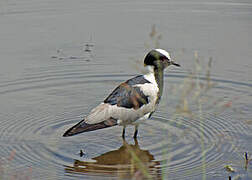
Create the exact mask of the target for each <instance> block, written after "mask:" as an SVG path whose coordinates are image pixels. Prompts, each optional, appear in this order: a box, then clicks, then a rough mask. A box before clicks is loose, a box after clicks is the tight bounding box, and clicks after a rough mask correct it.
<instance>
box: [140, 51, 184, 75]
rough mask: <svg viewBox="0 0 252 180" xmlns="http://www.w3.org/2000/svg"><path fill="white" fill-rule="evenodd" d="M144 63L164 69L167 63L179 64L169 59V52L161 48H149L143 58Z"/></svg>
mask: <svg viewBox="0 0 252 180" xmlns="http://www.w3.org/2000/svg"><path fill="white" fill-rule="evenodd" d="M144 65H145V66H150V67H153V68H154V69H158V70H164V69H165V68H166V67H168V66H169V65H175V66H180V65H179V64H177V63H175V62H174V61H173V60H171V57H170V55H169V53H168V52H167V51H165V50H163V49H153V50H151V51H150V52H149V53H148V54H147V55H146V56H145V59H144Z"/></svg>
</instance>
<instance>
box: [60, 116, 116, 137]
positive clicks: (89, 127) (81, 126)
mask: <svg viewBox="0 0 252 180" xmlns="http://www.w3.org/2000/svg"><path fill="white" fill-rule="evenodd" d="M115 125H117V120H116V119H113V118H110V119H108V120H106V121H102V122H100V123H96V124H88V123H86V122H85V120H82V121H81V122H79V123H78V124H76V125H74V126H73V127H71V128H70V129H68V130H67V131H66V132H65V133H64V134H63V137H67V136H73V135H76V134H79V133H83V132H88V131H94V130H97V129H103V128H107V127H111V126H115Z"/></svg>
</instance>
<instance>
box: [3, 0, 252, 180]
mask: <svg viewBox="0 0 252 180" xmlns="http://www.w3.org/2000/svg"><path fill="white" fill-rule="evenodd" d="M0 24H1V28H0V107H1V110H0V158H1V159H0V177H1V178H3V179H9V178H10V177H16V175H17V176H18V177H20V178H25V177H30V178H32V179H80V178H84V179H118V178H121V179H132V178H138V179H140V178H141V177H142V176H145V175H147V176H150V177H152V178H154V179H162V178H164V179H186V178H190V179H202V178H204V177H206V179H228V176H232V177H238V176H240V178H242V179H251V178H252V173H251V171H252V168H251V166H252V164H251V161H250V162H248V163H247V165H246V163H245V162H244V155H243V153H244V152H248V154H250V158H251V156H252V155H251V154H252V143H251V139H252V129H251V128H252V126H251V125H252V119H251V117H252V114H251V109H252V94H251V92H252V91H251V87H252V79H251V77H252V73H251V70H252V64H251V57H252V51H251V49H252V38H251V35H250V34H251V32H252V27H251V26H252V3H251V2H250V1H235V0H232V1H226V0H223V1H221V2H220V1H207V0H204V1H197V0H190V1H185V0H180V1H171V0H169V1H161V0H160V1H155V2H154V1H139V2H133V1H123V2H117V1H112V0H111V1H106V2H103V3H101V2H100V1H85V2H83V1H80V0H76V1H58V0H53V1H38V2H33V1H30V0H24V1H15V0H13V1H7V0H4V1H1V2H0ZM154 24H155V25H156V30H157V35H159V34H161V39H160V40H159V46H160V47H162V48H164V49H167V50H168V51H170V52H171V56H172V57H174V58H175V59H176V60H177V61H178V62H179V63H180V64H181V66H182V68H180V69H178V68H175V67H171V68H169V70H167V71H166V74H165V90H164V95H163V98H162V101H161V104H160V107H159V109H158V110H157V112H156V113H155V114H154V115H153V117H152V118H151V119H150V120H149V121H147V122H146V123H144V124H142V125H141V126H140V131H139V138H138V141H136V142H135V141H134V140H133V139H132V135H133V128H131V127H129V128H127V131H126V132H127V133H126V141H123V140H122V139H121V137H120V136H121V131H122V128H120V127H119V128H109V129H104V130H99V131H95V132H89V133H85V134H81V135H78V136H74V137H69V138H63V137H62V134H63V133H64V131H65V130H66V129H68V128H69V127H71V126H72V125H74V124H75V123H77V122H78V121H80V120H81V119H82V118H83V117H84V116H85V115H86V114H88V112H89V111H90V110H91V109H92V108H93V107H95V106H96V105H98V104H99V103H100V102H101V101H102V100H103V99H104V98H105V97H106V95H108V94H109V92H110V91H111V90H113V88H114V87H115V86H116V85H118V84H119V83H120V82H122V81H124V80H127V79H128V78H131V77H133V76H134V75H136V74H139V73H141V71H140V70H139V67H140V65H139V66H137V65H136V64H137V63H138V62H139V61H140V60H141V59H142V58H143V57H144V54H145V53H146V52H147V51H148V48H151V47H154V46H155V45H154V44H155V43H154V42H153V41H152V40H151V37H150V32H151V28H152V26H153V25H154ZM86 43H89V44H92V45H94V46H93V47H90V49H91V52H87V51H85V44H86ZM57 50H58V52H57ZM195 52H197V53H198V56H199V58H200V62H201V67H202V69H201V72H199V75H198V76H197V77H198V78H199V79H198V81H197V80H188V81H185V78H187V77H188V75H189V74H190V72H192V71H194V69H195V62H194V59H195V58H194V55H195ZM209 58H212V67H211V84H212V85H213V86H211V88H210V87H209V89H208V88H207V90H208V91H206V89H205V90H203V89H201V90H202V91H203V92H202V96H200V97H201V98H200V99H201V102H200V105H199V104H198V102H199V101H198V99H197V98H194V95H195V92H197V91H199V89H200V87H203V86H204V87H207V86H206V85H207V80H206V75H205V74H206V73H207V63H208V60H209ZM194 72H195V71H194ZM185 82H186V83H185ZM197 83H198V84H197ZM190 85H191V86H192V88H191V89H190V87H189V88H188V86H190ZM186 89H188V91H189V90H192V92H190V93H188V94H187V93H185V90H186ZM187 104H188V108H187V106H186V105H187ZM176 112H178V113H177V114H176ZM80 150H82V152H83V154H82V156H80ZM226 165H231V166H232V167H233V168H234V169H235V172H234V173H232V172H229V171H227V170H226V169H225V168H224V167H225V166H226Z"/></svg>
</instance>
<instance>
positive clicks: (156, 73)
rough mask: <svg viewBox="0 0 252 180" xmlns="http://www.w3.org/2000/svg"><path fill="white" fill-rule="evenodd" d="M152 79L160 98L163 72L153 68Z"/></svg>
mask: <svg viewBox="0 0 252 180" xmlns="http://www.w3.org/2000/svg"><path fill="white" fill-rule="evenodd" d="M154 77H155V80H156V82H157V85H158V89H159V96H160V97H159V98H161V96H162V94H163V86H164V71H163V70H161V69H159V68H154Z"/></svg>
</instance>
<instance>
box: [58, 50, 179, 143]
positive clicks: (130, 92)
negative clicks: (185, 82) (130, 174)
mask: <svg viewBox="0 0 252 180" xmlns="http://www.w3.org/2000/svg"><path fill="white" fill-rule="evenodd" d="M170 65H174V66H178V67H180V65H179V64H177V63H176V62H175V61H173V60H172V59H171V57H170V54H169V53H168V52H167V51H166V50H164V49H152V50H151V51H149V52H148V53H147V55H146V56H145V57H144V66H145V67H146V69H147V73H145V74H143V75H138V76H135V77H133V78H131V79H129V80H127V81H125V82H122V83H121V84H120V85H119V86H117V87H116V88H115V89H114V90H113V91H112V93H111V94H109V96H108V97H107V98H106V99H105V100H104V101H103V102H101V103H100V104H99V105H98V106H97V107H95V108H93V109H92V110H91V112H90V113H89V114H88V115H87V116H86V117H84V119H83V120H82V121H80V122H79V123H77V124H76V125H74V126H73V127H71V128H69V129H68V130H67V131H66V132H65V133H64V134H63V137H68V136H73V135H76V134H79V133H83V132H89V131H94V130H98V129H103V128H108V127H112V126H122V127H123V131H122V138H123V139H124V138H125V129H126V126H128V125H133V126H135V132H134V136H133V137H134V139H136V138H137V135H138V127H139V124H140V123H141V122H142V121H145V120H147V119H149V118H150V117H151V116H152V114H153V113H154V112H155V110H156V109H157V107H158V104H159V102H160V100H161V96H162V94H163V86H164V70H165V69H166V68H167V67H168V66H170Z"/></svg>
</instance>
